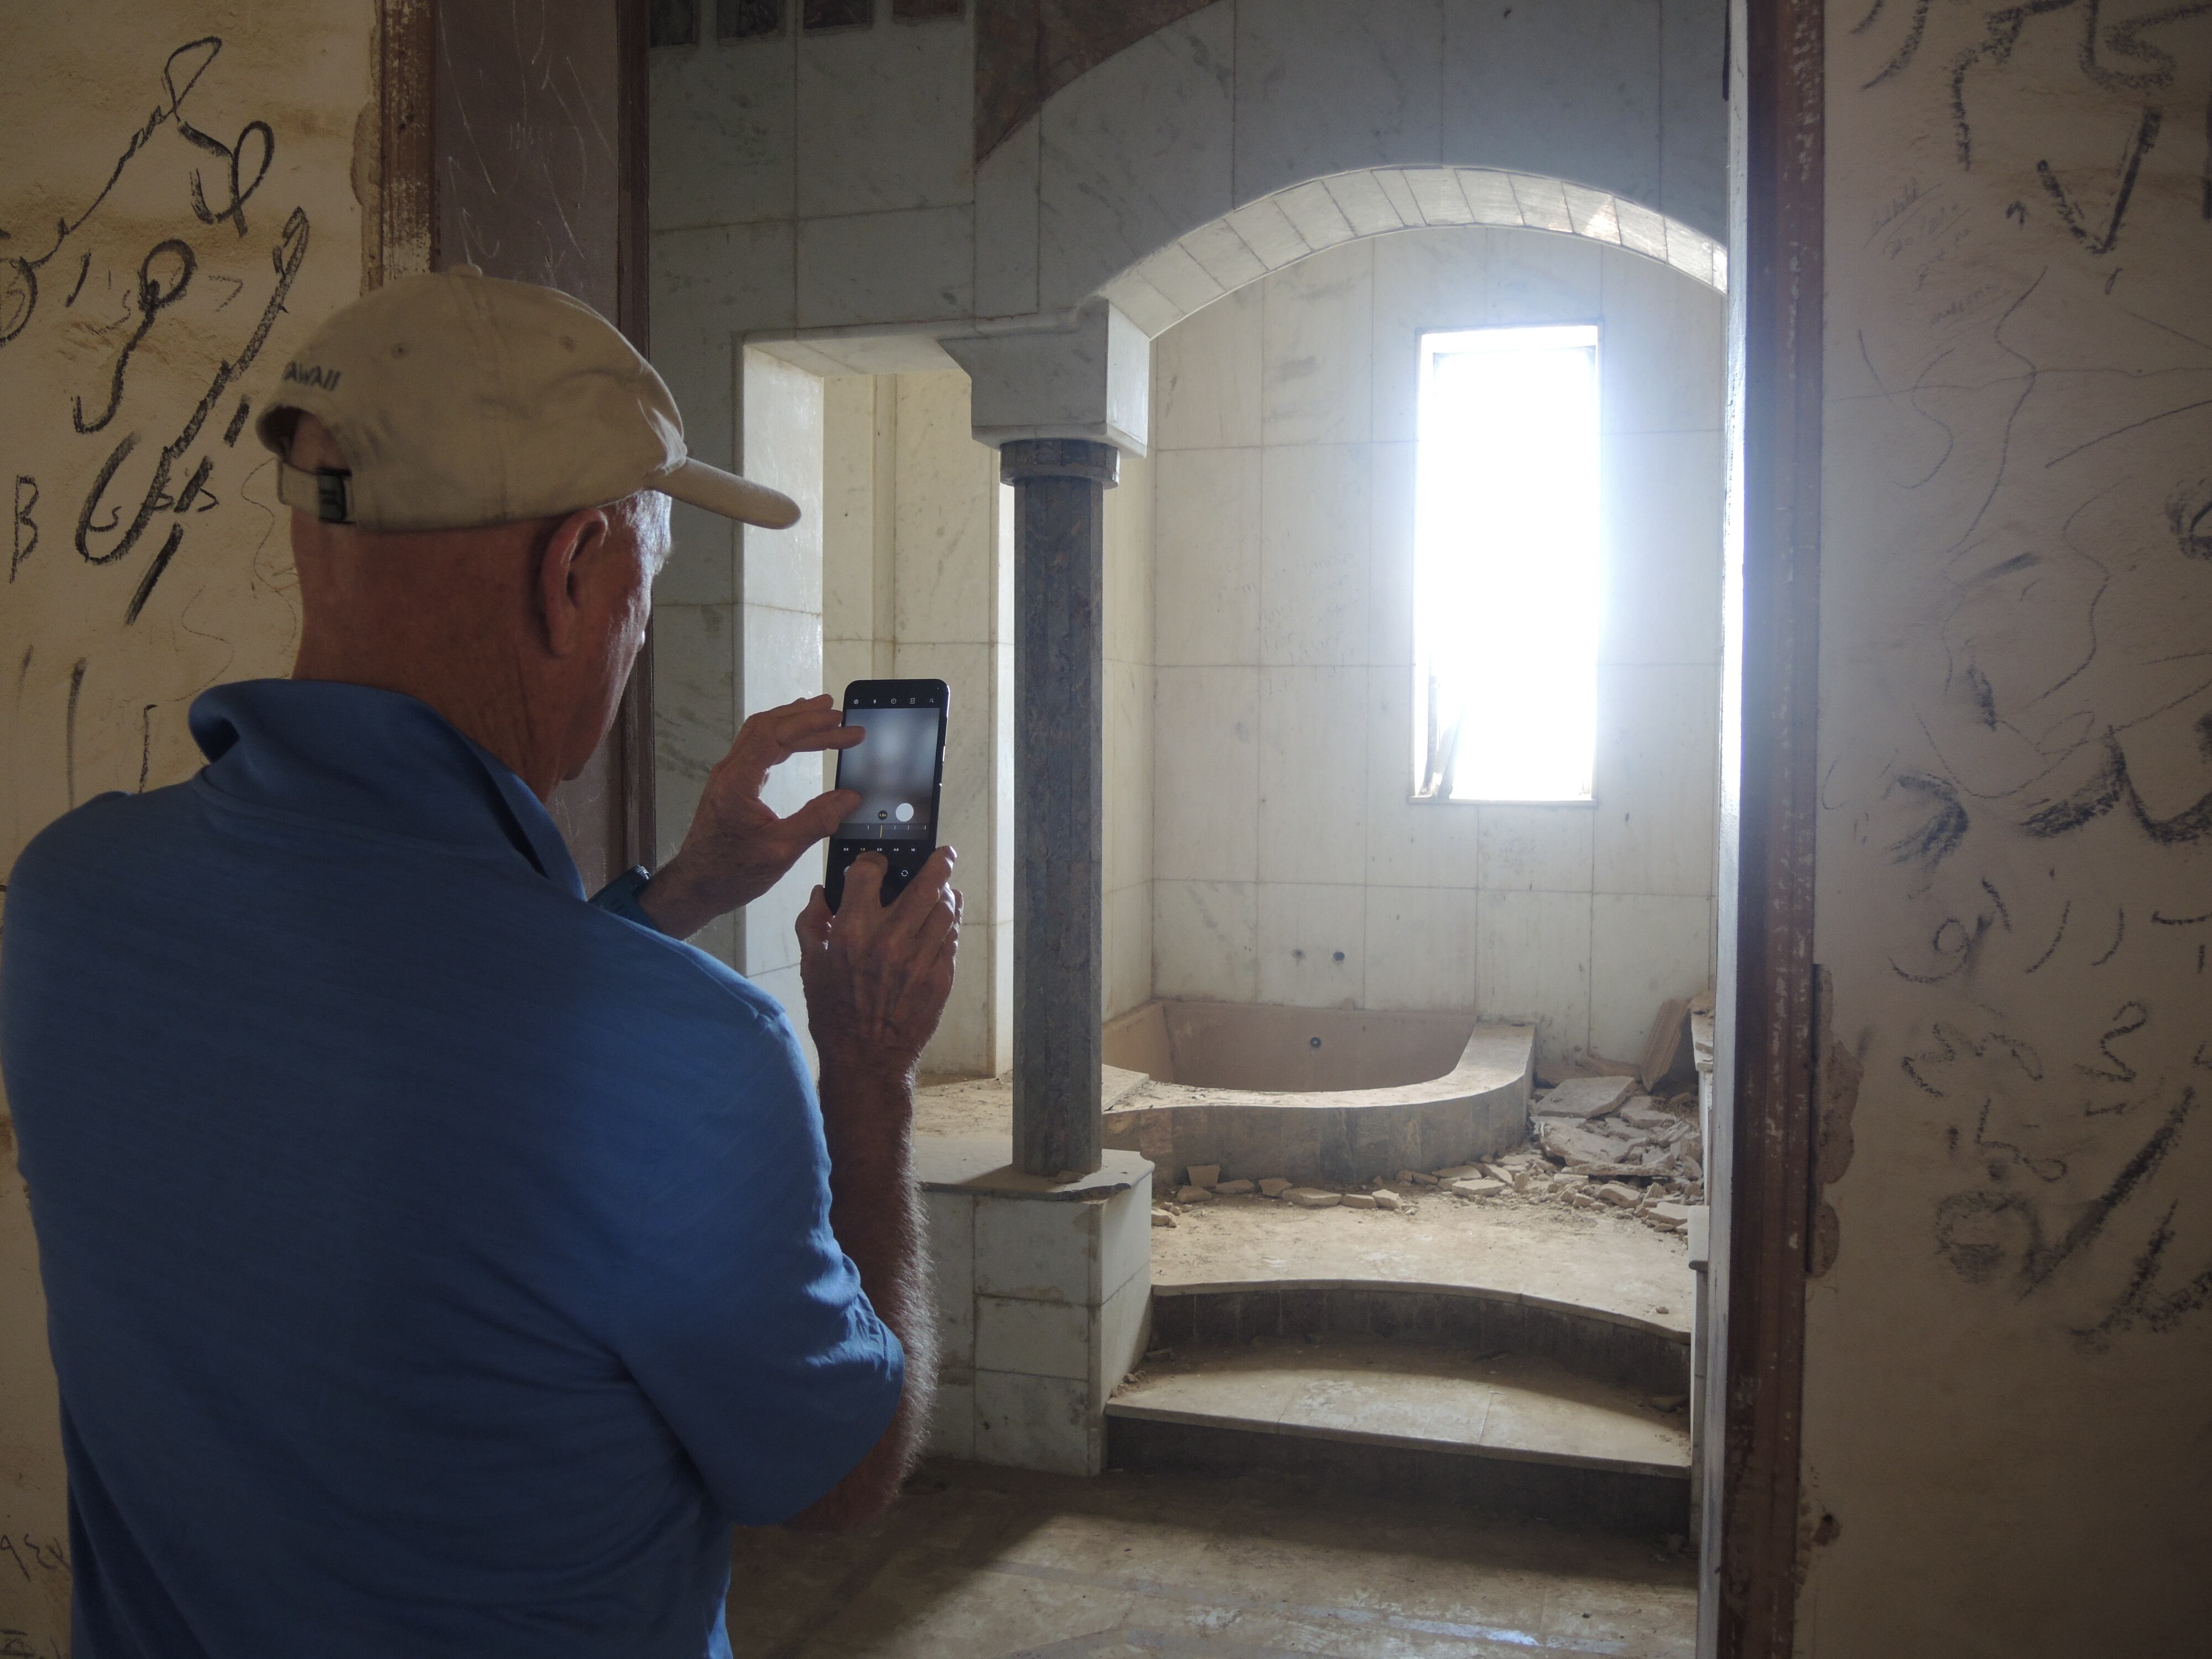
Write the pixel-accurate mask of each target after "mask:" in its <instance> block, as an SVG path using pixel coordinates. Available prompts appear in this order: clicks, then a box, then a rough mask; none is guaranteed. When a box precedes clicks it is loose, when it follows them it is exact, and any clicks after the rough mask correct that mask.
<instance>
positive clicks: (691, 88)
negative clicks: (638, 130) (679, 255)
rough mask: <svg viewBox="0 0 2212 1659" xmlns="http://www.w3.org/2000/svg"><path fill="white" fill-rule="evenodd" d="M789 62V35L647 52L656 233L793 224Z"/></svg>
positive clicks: (794, 188) (791, 62) (791, 50)
mask: <svg viewBox="0 0 2212 1659" xmlns="http://www.w3.org/2000/svg"><path fill="white" fill-rule="evenodd" d="M795 56H796V54H795V52H794V48H793V41H792V38H791V36H789V35H785V36H783V37H782V38H781V39H776V40H747V41H743V42H733V43H732V44H729V45H726V46H725V45H720V44H717V43H713V42H709V43H708V44H707V45H705V46H702V47H700V48H699V49H698V50H697V51H695V52H653V54H651V58H650V64H649V69H648V73H649V75H650V76H651V80H652V90H651V97H650V102H649V105H648V107H649V108H650V110H651V112H652V116H651V121H652V146H653V204H652V212H653V225H654V228H656V229H657V230H671V229H674V228H677V227H678V226H684V225H730V224H745V223H749V222H754V221H757V220H763V219H788V218H789V217H791V216H792V214H793V212H794V211H795V209H794V206H793V204H794V202H795V201H796V199H797V197H796V191H797V166H796V161H795V159H794V157H795V154H796V151H795V147H794V134H793V115H794V111H795V100H794V95H793V70H794V61H795ZM656 332H657V329H656Z"/></svg>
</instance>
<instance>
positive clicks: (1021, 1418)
mask: <svg viewBox="0 0 2212 1659" xmlns="http://www.w3.org/2000/svg"><path fill="white" fill-rule="evenodd" d="M1090 1401H1091V1384H1090V1383H1088V1382H1087V1381H1085V1382H1077V1381H1075V1380H1074V1379H1073V1378H1069V1377H1043V1376H1022V1375H1020V1374H1018V1373H1015V1372H1009V1371H977V1372H976V1373H975V1458H976V1461H977V1462H982V1463H1003V1464H1011V1465H1012V1466H1013V1467H1014V1468H1024V1469H1043V1470H1046V1471H1047V1472H1048V1473H1051V1474H1097V1468H1098V1462H1099V1456H1100V1451H1101V1449H1102V1443H1103V1438H1104V1436H1103V1427H1102V1425H1097V1424H1094V1423H1092V1421H1091V1403H1090ZM965 1571H966V1570H965V1569H963V1573H964V1572H965ZM1080 1595H1081V1597H1082V1599H1086V1600H1089V1599H1096V1598H1097V1597H1098V1595H1099V1592H1097V1591H1089V1590H1086V1591H1083V1592H1081V1593H1080ZM1110 1600H1111V1601H1112V1603H1113V1605H1112V1606H1110V1607H1106V1608H1104V1609H1103V1610H1102V1611H1101V1612H1100V1613H1099V1615H1098V1617H1099V1620H1100V1621H1101V1622H1100V1623H1099V1624H1098V1625H1097V1628H1101V1629H1103V1628H1109V1627H1110V1626H1112V1625H1113V1624H1114V1623H1115V1621H1116V1620H1119V1619H1120V1617H1121V1614H1122V1613H1124V1612H1126V1611H1127V1607H1128V1605H1129V1603H1130V1601H1132V1600H1133V1597H1131V1596H1128V1595H1120V1594H1116V1595H1114V1596H1112V1597H1111V1598H1110ZM1046 1628H1047V1629H1053V1628H1056V1626H1052V1625H1049V1624H1048V1625H1047V1626H1046ZM947 1634H948V1635H949V1636H950V1637H951V1642H950V1644H949V1645H944V1646H940V1647H939V1649H938V1650H939V1651H940V1652H944V1653H948V1654H950V1653H956V1652H975V1651H978V1650H977V1649H976V1648H975V1647H972V1646H969V1645H968V1644H969V1642H971V1641H973V1640H975V1638H976V1632H975V1630H974V1628H973V1627H972V1626H966V1627H963V1626H959V1625H956V1626H955V1628H954V1629H953V1630H952V1631H951V1632H947ZM1028 1645H1030V1644H1029V1643H1027V1642H1025V1641H1024V1640H1022V1639H1021V1638H1018V1637H1017V1638H1013V1639H1012V1640H1010V1641H1008V1642H1006V1643H1003V1644H998V1643H994V1644H993V1645H992V1646H990V1647H987V1648H984V1649H981V1651H984V1652H993V1651H996V1652H1002V1653H1013V1652H1018V1651H1020V1650H1022V1649H1023V1648H1024V1647H1025V1646H1028Z"/></svg>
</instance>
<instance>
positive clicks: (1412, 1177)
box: [1406, 1170, 1437, 1187]
mask: <svg viewBox="0 0 2212 1659" xmlns="http://www.w3.org/2000/svg"><path fill="white" fill-rule="evenodd" d="M1406 1179H1407V1181H1408V1182H1412V1183H1413V1185H1414V1186H1416V1187H1433V1186H1435V1185H1436V1184H1437V1178H1436V1177H1435V1176H1432V1175H1424V1174H1422V1173H1421V1172H1420V1171H1419V1170H1407V1172H1406Z"/></svg>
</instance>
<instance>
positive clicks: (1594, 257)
mask: <svg viewBox="0 0 2212 1659" xmlns="http://www.w3.org/2000/svg"><path fill="white" fill-rule="evenodd" d="M1484 234H1486V235H1487V236H1488V237H1489V238H1490V239H1491V255H1490V288H1489V294H1488V298H1487V301H1486V303H1487V306H1488V310H1489V316H1488V318H1487V319H1486V320H1487V321H1488V322H1489V323H1491V324H1492V325H1501V326H1502V325H1512V324H1522V323H1587V322H1591V321H1594V320H1595V319H1597V317H1598V316H1599V315H1600V313H1601V307H1602V288H1601V282H1600V277H1599V258H1600V256H1601V253H1602V252H1604V250H1603V249H1602V248H1601V246H1599V245H1598V244H1597V243H1595V242H1586V241H1584V240H1583V239H1582V238H1581V237H1579V236H1553V235H1548V234H1545V233H1544V232H1542V231H1535V230H1492V231H1487V232H1486V233H1484ZM1600 356H1601V358H1602V356H1603V347H1602V344H1601V347H1600Z"/></svg>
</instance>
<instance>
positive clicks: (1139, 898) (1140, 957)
mask: <svg viewBox="0 0 2212 1659" xmlns="http://www.w3.org/2000/svg"><path fill="white" fill-rule="evenodd" d="M1104 932H1105V963H1106V969H1105V992H1104V996H1105V1006H1104V1008H1103V1011H1102V1012H1103V1017H1104V1018H1108V1019H1112V1018H1115V1017H1116V1016H1117V1015H1121V1014H1126V1013H1127V1012H1129V1010H1131V1009H1132V1008H1135V1007H1139V1006H1142V1005H1144V1004H1145V1003H1147V1002H1149V1001H1151V1000H1152V883H1151V882H1149V881H1146V882H1139V883H1138V884H1135V885H1133V886H1129V887H1122V888H1117V889H1115V890H1113V891H1111V892H1109V893H1108V894H1107V895H1106V919H1105V926H1104ZM1146 1225H1151V1224H1150V1223H1147V1224H1146Z"/></svg>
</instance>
